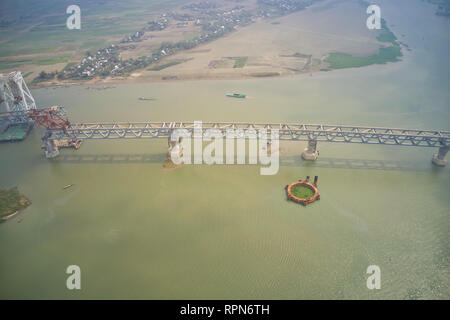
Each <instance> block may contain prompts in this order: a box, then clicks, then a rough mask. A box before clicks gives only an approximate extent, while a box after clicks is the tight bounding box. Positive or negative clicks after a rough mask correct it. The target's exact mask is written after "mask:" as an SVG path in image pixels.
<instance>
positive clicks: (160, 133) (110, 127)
mask: <svg viewBox="0 0 450 320" xmlns="http://www.w3.org/2000/svg"><path fill="white" fill-rule="evenodd" d="M176 129H184V130H186V131H187V132H189V134H191V135H192V134H193V133H194V131H195V130H201V132H202V135H204V134H205V132H207V131H208V130H211V129H215V130H217V131H218V132H220V133H221V134H222V135H223V136H224V137H225V135H226V134H227V132H233V133H234V134H235V135H236V138H238V139H239V138H241V139H245V138H248V137H249V135H248V134H246V133H248V132H260V131H261V130H266V132H267V135H269V136H270V135H271V133H272V131H276V133H277V135H278V137H279V140H290V141H308V143H307V147H306V148H305V150H304V151H303V153H302V157H303V158H304V159H305V160H315V159H317V157H318V151H317V143H318V142H342V143H361V144H382V145H399V146H410V147H437V148H439V151H438V153H436V154H435V155H434V156H433V163H435V164H437V165H445V163H446V159H445V156H446V154H447V152H448V150H449V146H450V131H441V130H420V129H401V128H381V127H364V126H342V125H326V124H302V123H253V122H201V123H200V122H194V121H191V122H189V121H174V122H166V121H149V122H104V123H71V124H70V125H69V126H67V128H64V129H49V130H47V133H46V137H45V139H44V140H45V142H46V145H47V146H48V147H47V150H48V151H49V153H48V154H49V155H52V154H55V151H56V153H57V149H55V147H56V148H57V143H55V141H61V140H64V139H67V138H68V137H70V138H71V139H75V140H78V141H83V140H88V139H156V138H166V139H170V135H171V133H172V132H174V130H176ZM56 155H57V154H56Z"/></svg>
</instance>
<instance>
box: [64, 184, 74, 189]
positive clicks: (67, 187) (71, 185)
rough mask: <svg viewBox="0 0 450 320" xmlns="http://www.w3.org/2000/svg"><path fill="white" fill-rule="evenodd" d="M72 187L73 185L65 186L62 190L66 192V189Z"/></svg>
mask: <svg viewBox="0 0 450 320" xmlns="http://www.w3.org/2000/svg"><path fill="white" fill-rule="evenodd" d="M72 186H73V183H71V184H68V185H67V186H64V187H63V190H66V189H68V188H70V187H72Z"/></svg>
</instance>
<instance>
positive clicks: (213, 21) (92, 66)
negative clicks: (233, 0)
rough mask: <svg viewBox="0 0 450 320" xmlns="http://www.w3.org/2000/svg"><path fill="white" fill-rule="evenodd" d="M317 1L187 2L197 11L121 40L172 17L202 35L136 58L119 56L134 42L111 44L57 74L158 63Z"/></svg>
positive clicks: (118, 71) (86, 74)
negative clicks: (249, 5) (251, 5)
mask: <svg viewBox="0 0 450 320" xmlns="http://www.w3.org/2000/svg"><path fill="white" fill-rule="evenodd" d="M314 1H319V0H258V4H259V5H260V6H259V8H258V10H256V11H248V10H245V9H244V6H241V5H238V6H235V7H234V8H232V9H217V8H218V5H217V4H216V3H214V2H209V1H203V2H199V3H193V4H190V5H186V6H184V7H183V9H184V10H191V11H193V12H195V13H194V14H188V13H174V12H172V13H164V14H162V15H161V16H160V17H159V18H158V19H156V20H153V21H150V22H148V24H147V26H145V27H144V28H143V29H142V30H141V31H137V32H136V33H134V34H132V35H130V36H127V37H125V38H124V39H123V40H122V41H120V43H121V44H125V43H130V42H139V41H142V37H143V35H144V34H145V32H146V31H161V30H164V29H166V28H167V27H168V26H169V23H170V21H169V18H170V19H173V20H175V21H179V22H177V25H176V26H177V27H184V26H186V25H187V24H188V23H189V22H190V21H195V22H194V24H195V25H196V26H199V27H200V28H201V31H202V33H201V34H200V35H199V36H197V37H195V38H193V39H190V40H183V41H179V42H176V43H171V42H163V43H162V44H161V46H160V47H159V49H157V50H155V51H154V52H153V53H152V55H151V56H141V57H139V58H137V59H132V58H130V59H127V60H122V59H120V58H119V51H123V50H129V49H133V48H135V47H134V46H133V45H128V46H116V45H110V46H109V47H107V48H103V49H101V50H99V51H97V53H96V54H94V55H91V54H87V55H86V57H84V58H83V59H82V61H81V62H80V63H79V64H78V65H76V66H73V67H70V68H67V69H65V70H63V71H62V72H61V73H59V75H58V77H59V78H62V79H85V78H88V79H89V78H94V77H96V76H100V77H106V76H110V75H123V74H126V73H129V72H131V71H133V70H136V69H141V68H145V67H147V66H148V65H149V64H152V63H156V62H159V61H160V59H162V58H164V57H165V56H169V55H172V54H174V53H176V52H177V51H181V50H187V49H191V48H194V47H195V46H197V45H199V44H202V43H206V42H209V41H212V40H214V39H217V38H220V37H222V36H224V35H225V34H227V33H229V32H231V31H233V30H235V29H236V28H237V27H238V26H246V25H248V24H250V23H252V22H254V21H256V19H257V18H258V17H267V16H275V15H283V14H287V13H290V12H294V11H297V10H301V9H303V8H305V7H306V6H308V5H310V4H311V3H312V2H314Z"/></svg>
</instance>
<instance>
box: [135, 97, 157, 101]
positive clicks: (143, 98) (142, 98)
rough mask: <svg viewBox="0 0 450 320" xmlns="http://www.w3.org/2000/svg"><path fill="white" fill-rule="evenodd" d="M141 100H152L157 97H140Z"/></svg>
mask: <svg viewBox="0 0 450 320" xmlns="http://www.w3.org/2000/svg"><path fill="white" fill-rule="evenodd" d="M139 100H142V101H151V100H155V99H153V98H146V97H139Z"/></svg>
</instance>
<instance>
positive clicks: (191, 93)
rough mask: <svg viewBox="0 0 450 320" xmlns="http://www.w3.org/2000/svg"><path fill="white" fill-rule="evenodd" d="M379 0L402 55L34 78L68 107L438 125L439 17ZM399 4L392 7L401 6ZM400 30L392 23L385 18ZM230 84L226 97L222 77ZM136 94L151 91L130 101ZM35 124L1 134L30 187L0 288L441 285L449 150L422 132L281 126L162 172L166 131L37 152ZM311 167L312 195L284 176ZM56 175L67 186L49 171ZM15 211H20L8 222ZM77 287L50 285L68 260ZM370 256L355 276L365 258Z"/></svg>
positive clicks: (449, 260) (6, 231)
mask: <svg viewBox="0 0 450 320" xmlns="http://www.w3.org/2000/svg"><path fill="white" fill-rule="evenodd" d="M408 3H409V2H407V1H397V2H396V4H395V5H394V4H392V3H391V2H388V1H384V2H382V5H383V14H384V17H386V19H387V20H388V21H390V22H391V23H392V24H393V25H394V26H392V28H391V29H392V30H393V31H394V32H395V33H396V34H397V35H398V36H399V39H400V40H401V41H403V42H405V43H407V44H408V45H409V46H410V47H411V48H412V51H411V52H408V51H406V50H403V52H404V55H405V56H404V57H403V61H402V62H399V63H395V64H388V65H383V66H371V67H367V68H362V69H352V70H342V71H337V72H322V73H319V74H314V75H313V76H310V75H305V76H296V77H288V78H278V79H276V78H273V79H258V80H250V81H249V80H245V81H196V82H172V83H148V84H123V85H118V86H117V87H116V88H114V89H108V90H87V89H86V88H85V87H82V86H77V87H70V88H58V89H38V90H33V94H34V96H35V99H36V100H37V101H38V103H39V105H40V106H51V105H62V106H64V107H65V108H66V109H67V111H68V114H69V117H70V120H71V121H74V122H78V121H92V122H94V121H107V120H121V121H127V120H130V121H139V120H203V121H208V120H222V121H269V122H278V121H287V122H294V121H295V122H308V123H331V124H354V125H373V126H393V127H407V128H424V129H426V128H432V129H446V130H448V129H449V119H450V117H449V115H450V110H449V102H450V93H449V92H450V91H449V87H450V77H449V74H450V64H449V55H448V53H449V49H450V47H449V46H450V41H449V40H450V39H449V38H450V34H449V33H448V32H447V31H448V30H450V29H449V26H450V22H449V20H445V19H444V18H438V17H436V16H434V8H433V7H432V6H430V5H428V4H424V3H420V4H417V5H416V6H415V7H413V8H411V7H408ZM402 5H404V7H402ZM402 34H403V35H404V36H403V37H402V36H400V35H402ZM234 91H239V92H245V93H247V95H248V98H247V99H230V98H226V97H225V93H226V92H234ZM140 96H145V97H152V98H155V99H156V100H154V101H139V100H138V99H137V98H138V97H140ZM42 134H43V131H42V129H39V130H34V131H33V133H32V134H31V135H30V136H29V137H28V139H27V140H25V141H23V142H21V143H15V144H1V145H0V164H1V166H0V188H4V187H10V186H18V187H19V189H20V191H21V192H22V193H23V194H25V195H26V196H27V197H29V198H30V199H31V200H32V202H33V204H32V205H31V206H30V207H29V208H28V209H27V210H26V211H25V212H23V213H21V214H20V215H19V216H18V217H16V218H14V219H12V220H10V221H8V222H6V223H4V224H2V225H0V298H2V299H5V298H24V299H28V298H38V299H47V298H62V299H71V298H89V299H90V298H113V299H116V298H138V299H140V298H146V299H147V298H148V299H170V298H173V299H184V298H192V299H197V298H199V299H212V298H214V299H222V298H223V299H227V298H234V299H238V298H239V299H247V298H249V299H252V298H256V299H259V298H264V299H266V298H267V299H303V298H305V299H341V298H343V299H354V298H363V299H381V298H388V299H390V298H399V299H415V298H424V299H429V298H447V299H448V298H450V291H449V287H450V246H449V243H450V234H449V231H450V210H449V208H450V198H449V196H448V195H449V191H448V190H449V187H450V167H446V168H437V167H434V166H433V165H432V164H431V157H432V154H433V153H434V152H436V150H435V149H433V148H408V147H394V146H366V145H358V144H357V145H347V144H331V143H328V144H326V143H319V145H318V147H319V150H320V157H319V159H318V160H317V161H316V162H315V163H307V162H304V161H302V160H301V158H300V153H301V151H302V150H303V148H304V147H305V143H303V142H295V143H294V142H282V143H281V146H280V147H281V156H280V161H281V166H280V170H279V172H278V174H277V175H274V176H261V175H259V168H260V167H259V165H244V166H242V165H241V166H238V165H231V166H225V165H216V166H208V165H200V166H193V165H191V166H184V167H183V168H181V169H177V170H172V171H165V170H163V169H162V163H163V161H164V159H165V156H166V151H167V141H165V140H164V139H161V140H153V141H150V140H149V141H86V142H85V143H84V144H83V145H82V147H81V148H80V149H79V150H77V151H74V150H62V152H61V156H60V158H59V159H57V160H52V161H48V160H46V159H45V157H44V155H43V152H42V150H40V137H41V136H42ZM306 175H311V176H314V175H318V176H319V190H320V194H321V200H320V201H318V202H315V203H313V204H312V205H310V206H308V207H302V206H299V205H297V204H295V203H293V202H288V201H286V196H285V191H284V186H285V185H286V184H288V183H290V182H292V181H295V180H297V179H303V178H304V177H305V176H306ZM71 183H73V184H74V186H73V187H72V188H69V189H67V190H62V187H63V186H65V185H67V184H71ZM19 222H20V223H19ZM72 264H75V265H79V266H80V268H81V283H82V289H81V290H78V291H77V290H73V291H70V290H68V289H67V288H66V278H67V276H68V275H67V274H66V273H65V270H66V268H67V266H68V265H72ZM369 265H378V266H380V269H381V289H380V290H368V289H367V287H366V279H367V275H366V269H367V267H368V266H369Z"/></svg>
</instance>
